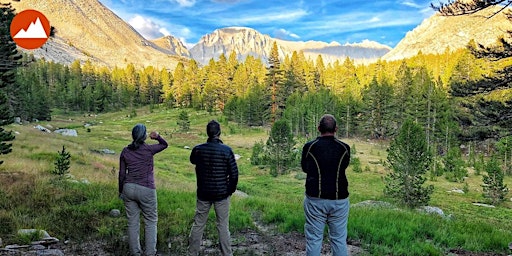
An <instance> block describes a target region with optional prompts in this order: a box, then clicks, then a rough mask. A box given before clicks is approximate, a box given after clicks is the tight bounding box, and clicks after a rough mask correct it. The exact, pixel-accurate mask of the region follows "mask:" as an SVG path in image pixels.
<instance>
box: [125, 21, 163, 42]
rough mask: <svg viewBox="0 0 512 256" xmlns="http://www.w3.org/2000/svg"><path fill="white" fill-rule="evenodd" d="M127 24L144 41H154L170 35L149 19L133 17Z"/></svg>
mask: <svg viewBox="0 0 512 256" xmlns="http://www.w3.org/2000/svg"><path fill="white" fill-rule="evenodd" d="M128 23H129V24H130V25H131V26H132V27H133V28H134V29H135V30H137V32H139V33H140V34H141V35H142V36H143V37H144V38H146V39H155V38H159V37H162V36H165V35H170V33H169V31H168V30H167V29H166V28H164V27H162V26H161V25H159V24H157V23H155V22H154V21H152V20H151V19H149V18H144V17H142V16H140V15H135V16H134V17H133V18H131V19H130V20H129V21H128Z"/></svg>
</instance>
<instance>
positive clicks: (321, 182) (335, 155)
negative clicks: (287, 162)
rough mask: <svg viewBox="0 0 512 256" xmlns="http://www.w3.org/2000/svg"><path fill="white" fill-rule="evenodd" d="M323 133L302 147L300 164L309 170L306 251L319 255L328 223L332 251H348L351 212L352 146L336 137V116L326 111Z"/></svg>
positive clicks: (321, 126)
mask: <svg viewBox="0 0 512 256" xmlns="http://www.w3.org/2000/svg"><path fill="white" fill-rule="evenodd" d="M318 131H319V132H320V136H318V137H317V138H316V139H314V140H312V141H309V142H307V143H306V144H305V145H304V147H303V149H302V158H301V166H302V170H303V171H304V172H305V173H306V174H307V177H306V184H305V185H306V195H305V198H304V214H305V217H306V223H305V225H304V233H305V235H306V255H307V256H316V255H320V252H321V249H322V241H323V234H324V228H325V225H326V224H327V225H328V229H329V240H330V244H331V251H332V255H334V256H341V255H347V222H348V213H349V207H350V203H349V199H348V196H349V192H348V181H347V177H346V175H345V170H346V169H347V167H348V165H349V162H350V147H349V146H348V145H347V144H346V143H344V142H342V141H340V140H338V139H337V138H336V137H335V134H336V131H337V126H336V119H335V118H334V116H332V115H329V114H326V115H324V116H322V118H321V119H320V123H319V125H318Z"/></svg>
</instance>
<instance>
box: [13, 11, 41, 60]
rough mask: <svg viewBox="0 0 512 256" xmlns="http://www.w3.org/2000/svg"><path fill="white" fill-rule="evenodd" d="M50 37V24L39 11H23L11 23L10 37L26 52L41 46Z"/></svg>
mask: <svg viewBox="0 0 512 256" xmlns="http://www.w3.org/2000/svg"><path fill="white" fill-rule="evenodd" d="M49 35H50V22H49V21H48V19H47V18H46V17H45V16H44V15H43V14H42V13H41V12H39V11H36V10H24V11H22V12H20V13H18V14H17V15H16V16H14V18H13V19H12V22H11V37H12V39H13V40H14V42H15V43H16V44H17V45H18V46H19V47H21V48H25V49H28V50H32V49H36V48H39V47H41V46H43V44H44V43H46V41H47V40H48V37H49Z"/></svg>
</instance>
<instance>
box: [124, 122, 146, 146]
mask: <svg viewBox="0 0 512 256" xmlns="http://www.w3.org/2000/svg"><path fill="white" fill-rule="evenodd" d="M146 136H147V135H146V126H145V125H143V124H136V125H135V126H134V127H133V129H132V138H133V141H132V143H130V145H128V148H129V149H138V148H139V147H140V145H142V144H144V141H145V140H146Z"/></svg>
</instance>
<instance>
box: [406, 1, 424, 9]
mask: <svg viewBox="0 0 512 256" xmlns="http://www.w3.org/2000/svg"><path fill="white" fill-rule="evenodd" d="M401 4H403V5H405V6H409V7H412V8H417V9H421V8H424V7H425V6H421V5H419V4H417V3H415V2H413V1H403V2H401Z"/></svg>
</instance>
